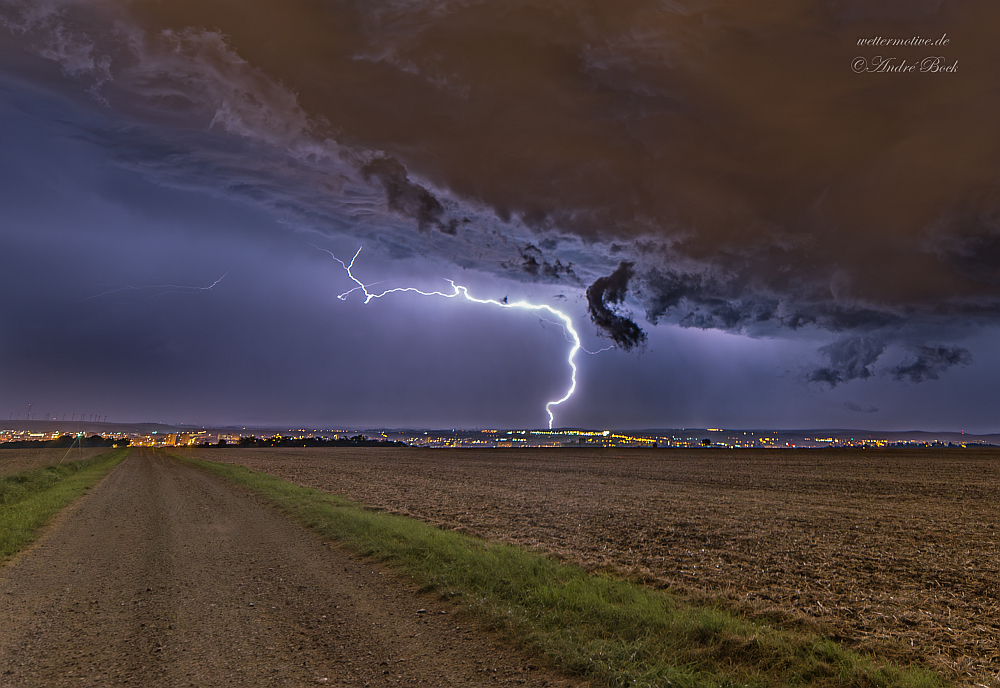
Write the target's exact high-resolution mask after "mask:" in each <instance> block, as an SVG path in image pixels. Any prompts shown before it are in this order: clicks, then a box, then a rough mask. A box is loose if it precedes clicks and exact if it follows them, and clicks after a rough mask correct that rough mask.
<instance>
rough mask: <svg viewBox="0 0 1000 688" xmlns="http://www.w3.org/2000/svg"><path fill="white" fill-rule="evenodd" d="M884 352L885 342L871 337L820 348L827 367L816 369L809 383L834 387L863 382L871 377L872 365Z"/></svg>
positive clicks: (842, 341) (849, 338)
mask: <svg viewBox="0 0 1000 688" xmlns="http://www.w3.org/2000/svg"><path fill="white" fill-rule="evenodd" d="M884 351H885V342H884V341H880V340H878V339H875V338H872V337H846V338H844V339H839V340H837V341H836V342H834V343H833V344H828V345H826V346H824V347H822V348H820V353H822V354H823V355H825V356H826V357H827V359H828V360H829V365H827V366H825V367H822V368H817V369H816V370H814V371H813V372H812V374H811V375H810V376H809V381H810V382H823V383H826V384H828V385H830V386H831V387H835V386H837V385H838V384H840V383H842V382H848V381H850V380H864V379H867V378H869V377H871V376H872V375H874V372H873V371H872V368H871V366H872V364H873V363H875V361H876V360H878V358H879V356H881V355H882V353H883V352H884Z"/></svg>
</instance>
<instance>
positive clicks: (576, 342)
mask: <svg viewBox="0 0 1000 688" xmlns="http://www.w3.org/2000/svg"><path fill="white" fill-rule="evenodd" d="M310 246H313V248H316V249H318V250H320V251H323V252H324V253H328V254H330V257H331V258H333V259H334V260H335V261H337V262H338V263H340V266H341V267H342V268H344V271H345V272H346V273H347V276H348V277H350V278H351V281H353V282H354V283H355V284H356V285H357V286H356V287H352V288H351V289H348V290H347V291H345V292H344V293H343V294H339V295H338V296H337V298H338V299H340V300H341V301H344V300H346V299H347V297H348V296H350V295H351V294H353V293H354V292H356V291H360V292H361V293H363V294H364V295H365V304H367V303H369V302H370V301H371V300H372V299H381V298H382V297H383V296H387V295H389V294H397V293H402V292H413V293H415V294H420V295H421V296H440V297H442V298H445V299H454V298H458V297H460V296H461V297H464V298H465V299H466V300H468V301H472V302H473V303H483V304H490V305H492V306H499V307H500V308H520V309H523V310H528V311H536V312H538V311H542V312H545V313H548V314H549V315H551V316H552V317H553V318H556V319H557V320H558V322H557V323H556V324H557V325H559V326H560V327H562V328H563V331H564V332H565V333H566V339H567V341H568V342H569V343H570V344H571V346H570V349H569V355H568V356H567V357H566V363H567V364H569V367H570V371H571V375H570V384H569V389H568V390H567V391H566V394H564V395H563V396H562V397H561V398H559V399H553V400H552V401H549V402H547V403H546V404H545V412H546V413H547V414H548V415H549V430H551V429H552V423H553V422H554V421H555V416H554V415H553V414H552V407H553V406H558V405H559V404H561V403H563V402H564V401H566V400H567V399H569V398H570V397H571V396H573V392H575V391H576V372H577V368H576V355H577V353H578V352H579V351H581V350H583V351H584V352H585V353H600V351H587V350H586V349H584V348H583V345H582V344H581V343H580V335H579V334H577V331H576V328H574V327H573V320H572V319H571V318H570V317H569V316H568V315H566V314H565V313H563V312H562V311H560V310H556V309H555V308H553V307H552V306H549V305H546V304H537V303H529V302H527V301H511V302H508V301H507V298H506V297H504V300H503V301H497V300H496V299H477V298H476V297H474V296H472V295H471V294H469V290H468V289H467V288H465V287H463V286H462V285H461V284H455V282H454V281H453V280H450V279H446V280H445V281H446V282H447V283H448V284H450V285H451V289H452V291H450V292H444V291H423V290H421V289H417V288H416V287H397V288H395V289H386V290H385V291H383V292H380V293H376V292H371V291H368V287H373V286H375V285H376V284H382V282H373V283H372V284H365V283H363V282H362V281H361V280H359V279H358V278H357V277H355V276H354V273H353V272H352V269H353V268H354V261H356V260H357V259H358V256H359V255H361V249H360V248H359V249H358V251H357V253H355V254H354V257H353V258H351V261H350V262H349V263H345V262H344V261H342V260H341V259H340V258H338V257H337V256H335V255H334V254H333V252H332V251H328V250H327V249H325V248H321V247H319V246H315V245H314V244H310ZM383 281H384V280H383ZM611 348H614V347H606V348H604V349H601V351H607V350H608V349H611Z"/></svg>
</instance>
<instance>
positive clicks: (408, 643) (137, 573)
mask: <svg viewBox="0 0 1000 688" xmlns="http://www.w3.org/2000/svg"><path fill="white" fill-rule="evenodd" d="M455 611H456V610H455V609H454V608H452V607H450V606H448V605H446V604H445V603H441V602H438V600H437V598H436V597H431V596H426V595H424V596H419V595H417V594H416V593H415V592H414V591H413V590H412V589H411V588H410V587H409V586H408V585H407V584H406V583H405V582H403V581H399V580H397V579H395V578H394V577H392V575H391V574H390V573H388V572H386V571H379V570H378V569H377V568H375V567H374V566H373V565H372V564H371V563H369V562H365V561H364V560H361V559H359V558H357V557H354V558H352V557H350V556H348V555H346V554H344V553H342V552H341V551H339V550H337V549H336V548H335V547H332V546H329V545H325V544H323V543H321V542H320V541H319V540H318V539H316V538H315V537H313V536H312V535H310V534H309V533H307V532H306V531H304V530H303V529H301V528H299V527H298V526H296V525H294V524H292V523H291V522H290V521H288V520H287V519H286V518H285V517H283V516H282V515H281V514H279V513H277V512H276V511H275V510H273V509H272V508H270V507H268V506H266V505H264V504H262V503H261V502H260V501H258V499H257V498H256V497H253V496H251V495H249V494H246V493H244V492H241V491H239V490H237V489H236V488H233V487H231V486H230V485H228V484H226V483H224V482H222V481H221V480H219V479H218V478H215V477H213V476H209V475H206V474H204V473H202V472H200V471H198V470H196V469H194V468H191V467H189V466H187V465H185V464H182V463H179V462H177V461H175V460H172V459H169V458H167V457H164V456H163V455H162V454H156V453H153V452H150V451H146V450H134V451H133V453H132V455H131V457H130V458H128V459H126V460H125V462H123V463H122V464H121V465H120V466H118V468H116V469H115V470H114V471H113V472H112V473H111V474H110V475H109V476H108V477H107V478H106V479H105V480H104V482H102V483H101V484H100V485H99V486H98V487H97V488H95V489H94V490H93V491H92V492H91V493H90V494H89V495H87V496H86V497H84V498H83V499H82V500H80V501H79V502H77V503H76V504H74V505H73V506H71V507H70V508H69V509H68V510H67V511H66V512H64V513H63V514H61V515H60V517H59V518H58V519H57V522H56V523H55V524H54V525H53V526H51V527H50V529H49V532H48V533H47V534H46V535H45V536H44V537H43V538H41V539H40V540H39V541H38V542H37V544H36V545H35V546H34V547H33V548H32V549H31V550H29V551H28V552H26V553H23V554H22V555H21V556H19V557H18V558H15V559H14V560H13V561H12V562H10V563H9V564H8V565H7V566H6V567H5V568H3V569H0V620H2V623H0V686H4V687H5V688H6V687H7V686H45V687H47V688H48V687H56V686H152V685H155V686H198V687H207V686H234V685H239V686H305V685H310V686H314V685H367V686H396V685H405V686H416V685H427V686H493V685H527V686H557V685H560V686H563V685H564V686H569V685H580V684H578V683H575V682H572V681H569V680H566V679H565V678H562V677H560V676H558V675H557V674H554V673H551V672H549V671H548V670H546V669H545V668H541V667H538V666H536V665H537V663H538V661H537V660H536V659H534V658H532V657H529V656H527V655H526V654H524V653H521V652H519V651H515V650H513V649H512V648H511V647H509V646H507V645H505V644H504V643H502V642H499V641H497V640H496V639H493V638H491V637H490V636H489V635H487V634H484V633H482V632H481V631H478V630H476V629H474V628H472V627H471V624H470V622H469V620H468V619H465V618H462V617H461V616H456V614H455Z"/></svg>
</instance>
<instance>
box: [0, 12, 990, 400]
mask: <svg viewBox="0 0 1000 688" xmlns="http://www.w3.org/2000/svg"><path fill="white" fill-rule="evenodd" d="M234 7H235V5H234V4H233V3H232V2H231V1H230V0H198V1H197V2H194V1H193V0H175V1H172V2H169V3H164V2H159V1H155V0H132V1H131V2H128V3H125V2H113V1H111V0H108V1H106V2H80V1H78V0H47V1H46V2H27V0H0V21H2V22H3V24H4V26H5V27H6V32H5V33H4V36H3V38H2V42H3V45H4V47H5V49H6V50H8V51H21V53H22V54H26V55H33V56H34V57H35V59H36V60H38V61H39V63H40V64H42V63H44V64H49V65H55V66H57V67H58V71H59V72H60V74H59V75H57V74H55V73H54V72H53V71H51V70H50V71H49V72H45V70H44V69H43V68H42V67H39V66H38V65H37V64H35V65H31V66H29V67H24V68H23V71H25V72H31V78H32V79H35V80H36V82H37V83H40V84H44V86H45V87H46V88H49V89H51V90H52V91H55V92H59V93H61V94H63V95H64V96H66V97H69V98H76V99H78V100H80V101H86V102H88V103H90V104H91V106H93V107H95V108H98V109H100V111H101V112H102V113H104V114H105V115H106V116H107V117H108V120H109V121H110V122H111V123H108V122H103V123H101V124H100V125H97V124H94V125H93V126H90V127H81V136H86V137H88V138H89V139H90V140H93V141H96V142H99V143H100V145H101V146H102V147H103V148H104V149H106V150H109V151H112V152H113V154H114V155H115V156H116V158H117V159H118V160H119V161H120V163H121V164H122V165H126V166H128V168H129V169H132V170H135V171H137V172H139V173H141V174H142V175H145V176H146V177H147V178H148V179H150V180H152V181H155V182H156V183H161V184H172V185H176V186H181V187H187V188H208V189H213V190H214V192H215V193H217V194H218V195H220V196H224V197H235V198H241V199H244V200H246V201H248V202H250V203H254V204H257V205H259V206H262V207H265V208H268V209H269V210H270V211H271V212H272V213H274V215H275V216H276V217H279V218H280V219H281V221H282V222H283V223H284V224H286V225H287V226H291V227H294V228H295V229H299V230H308V231H313V232H322V233H325V234H329V235H350V236H354V237H359V238H363V239H364V240H365V241H366V242H367V243H369V244H374V245H375V247H376V249H377V250H380V251H381V252H383V253H384V254H386V255H390V256H409V255H414V254H420V255H425V256H430V257H435V258H439V259H440V260H442V261H447V262H450V263H452V264H455V265H459V266H461V267H469V268H476V269H478V270H482V271H491V272H494V273H496V274H501V275H505V276H512V277H515V278H517V279H522V280H533V281H544V282H553V283H558V284H563V285H566V286H567V287H570V288H577V289H582V288H586V287H587V285H589V288H588V289H587V292H586V296H587V303H588V307H589V312H590V315H591V318H592V320H593V323H594V324H595V326H596V327H597V328H598V329H599V330H600V331H602V332H604V333H605V334H607V335H608V336H609V337H610V338H611V339H612V340H613V341H615V342H616V343H617V344H618V345H620V346H621V347H622V348H630V347H633V346H636V345H640V344H641V343H642V341H643V337H644V336H645V335H644V332H643V329H642V327H641V326H640V325H639V324H638V323H636V322H635V320H634V319H633V318H632V317H631V315H630V312H631V310H632V309H634V310H635V311H636V312H640V313H644V315H645V318H646V321H647V322H648V323H650V324H651V325H656V324H658V323H664V324H674V325H679V326H682V327H691V328H701V329H713V330H720V331H724V332H729V333H738V334H742V335H748V336H752V337H777V336H796V335H797V333H801V332H802V331H803V330H808V331H810V332H815V331H819V332H821V333H825V336H826V337H827V339H826V341H827V342H829V343H827V344H826V345H824V346H822V348H820V349H819V352H818V353H819V356H820V357H822V358H824V359H826V362H825V364H823V365H820V366H819V367H815V368H813V369H812V371H811V372H810V373H809V374H808V376H807V377H808V379H809V380H812V381H814V382H820V383H826V384H828V385H830V386H835V385H840V384H843V383H847V382H850V381H852V380H863V379H866V378H868V377H871V376H872V375H874V374H875V371H876V367H875V366H876V362H877V361H878V360H879V359H880V357H881V356H882V355H883V353H884V352H885V351H887V350H888V349H889V348H892V347H904V348H907V347H908V350H910V351H912V352H914V353H913V360H912V361H911V362H909V363H904V364H900V366H898V367H897V368H895V369H893V370H892V371H891V373H892V377H893V378H895V379H899V380H910V381H913V382H919V381H922V380H933V379H937V377H938V375H939V374H940V373H941V372H943V371H944V370H945V369H947V368H948V367H949V366H953V365H956V364H966V363H967V362H968V361H967V360H966V359H965V358H963V357H962V356H961V355H959V354H955V355H952V354H949V353H940V352H941V351H944V352H956V351H961V349H959V348H955V346H956V343H955V341H954V340H955V339H957V338H959V337H960V335H961V334H962V333H964V332H966V331H967V328H968V327H969V326H977V325H996V324H1000V273H998V270H997V265H998V264H1000V229H998V228H1000V224H998V220H997V218H1000V186H998V178H997V169H1000V133H998V130H997V127H996V125H995V121H994V119H995V118H994V117H993V113H995V112H996V111H998V110H1000V87H998V86H1000V83H998V81H1000V77H998V76H997V74H996V71H995V69H994V66H995V65H996V64H997V63H998V62H1000V44H998V43H997V42H996V41H995V40H993V39H992V37H991V35H990V33H989V31H988V29H987V28H986V27H990V26H995V25H997V24H998V23H1000V6H998V5H996V3H990V2H988V1H987V0H971V1H969V0H962V1H959V0H934V1H929V2H920V3H909V2H897V1H895V0H875V1H873V2H850V3H833V4H831V3H827V2H821V1H820V0H815V1H813V2H806V3H802V2H797V1H796V2H793V1H792V0H773V1H772V2H768V3H766V4H765V6H763V7H759V6H754V7H749V6H748V5H747V4H746V3H745V2H740V1H739V0H676V1H674V2H668V3H664V2H655V1H654V0H628V1H626V2H620V3H615V4H614V5H613V6H611V5H608V6H600V7H598V6H584V5H581V4H579V3H572V2H561V1H560V2H540V1H538V0H516V1H515V2H512V3H486V2H480V1H478V0H474V1H472V2H466V1H464V0H463V1H462V2H459V1H457V0H455V1H452V0H434V1H427V2H423V1H412V2H390V3H360V4H359V3H333V4H331V3H326V4H317V3H313V2H307V1H306V0H292V1H291V2H287V3H281V4H280V5H275V4H274V3H269V2H263V1H262V0H246V1H245V2H243V3H240V4H239V8H238V11H234ZM883 35H886V36H899V37H910V36H922V37H929V38H932V39H938V38H940V37H942V36H944V35H947V36H948V37H949V39H948V41H949V42H948V43H947V44H944V45H936V46H929V47H927V48H926V50H925V49H924V48H919V47H913V46H909V47H905V48H898V49H897V48H893V49H892V51H891V52H892V57H893V58H894V59H896V60H899V61H903V60H908V61H911V62H912V61H914V60H918V59H920V58H923V57H924V56H925V53H927V51H928V50H929V51H931V52H932V53H933V54H934V55H940V56H942V57H943V58H945V59H944V62H943V63H942V64H944V63H947V64H949V65H950V64H953V63H956V64H957V65H958V67H957V69H956V71H954V72H947V73H933V74H932V73H920V72H914V73H908V74H907V73H904V74H893V73H889V74H877V73H857V72H856V71H855V70H852V68H851V65H852V61H853V60H854V59H855V58H856V57H858V56H862V57H865V58H866V59H869V60H871V58H874V57H875V56H876V55H881V54H883V53H885V54H888V52H889V50H888V49H876V48H871V47H866V46H860V45H859V43H858V41H859V39H864V38H869V37H874V36H883ZM32 70H34V71H32ZM626 265H627V266H628V267H627V268H625V267H623V266H626ZM927 341H934V342H942V343H941V344H940V346H939V347H938V348H933V347H932V348H930V349H927V350H924V349H921V348H919V347H921V346H923V345H922V344H921V343H922V342H927ZM915 347H916V348H915ZM935 352H938V353H935ZM956 356H957V358H956Z"/></svg>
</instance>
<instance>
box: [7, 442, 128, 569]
mask: <svg viewBox="0 0 1000 688" xmlns="http://www.w3.org/2000/svg"><path fill="white" fill-rule="evenodd" d="M128 452H129V450H128V449H127V448H124V449H116V450H114V451H112V452H109V453H107V454H101V455H100V456H95V457H93V458H90V459H85V460H83V461H72V462H70V463H60V464H54V465H51V466H45V467H44V468H35V469H32V470H30V471H22V472H21V473H14V474H13V475H6V476H3V477H0V563H3V562H5V561H6V560H7V559H9V558H10V557H12V556H13V555H15V554H17V552H19V551H21V550H22V549H24V548H25V547H26V546H27V545H28V544H29V543H31V541H32V540H34V539H35V537H36V535H37V531H38V529H39V528H41V527H42V526H43V525H45V524H46V523H48V522H49V519H51V518H52V517H53V516H55V515H56V514H57V513H58V512H59V511H60V510H61V509H62V508H63V507H65V506H67V505H68V504H69V503H70V502H72V501H73V500H74V499H76V498H77V497H79V496H80V495H82V494H83V493H84V492H86V491H87V490H88V489H90V488H91V487H92V486H94V485H95V484H96V483H97V482H98V481H99V480H100V479H101V478H103V477H104V476H106V475H107V474H108V472H109V471H110V470H111V469H112V468H114V467H115V466H117V465H118V464H119V463H120V462H121V461H122V459H124V458H125V457H126V456H127V455H128Z"/></svg>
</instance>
